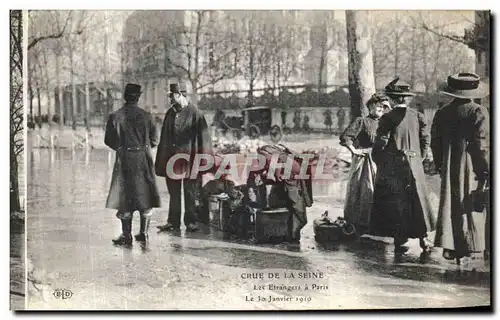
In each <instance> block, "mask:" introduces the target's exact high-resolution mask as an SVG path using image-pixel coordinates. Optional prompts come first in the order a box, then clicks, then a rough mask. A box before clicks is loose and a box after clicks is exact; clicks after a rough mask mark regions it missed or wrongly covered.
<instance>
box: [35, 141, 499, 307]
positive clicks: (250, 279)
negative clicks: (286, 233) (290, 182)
mask: <svg viewBox="0 0 500 320" xmlns="http://www.w3.org/2000/svg"><path fill="white" fill-rule="evenodd" d="M111 159H112V157H111V158H110V153H109V152H108V151H106V150H92V151H91V152H89V153H85V152H84V151H76V152H74V153H72V152H71V151H70V150H62V149H60V150H49V149H31V150H29V149H28V151H27V162H28V163H27V174H28V194H27V198H28V201H27V212H28V214H27V222H26V223H27V232H28V235H27V237H28V244H27V249H28V256H29V257H30V258H31V260H32V262H33V264H34V265H36V266H37V267H39V268H42V269H44V270H46V271H47V272H49V273H53V279H54V280H53V281H52V283H51V286H52V287H53V288H59V289H64V290H70V291H71V292H72V296H71V297H70V298H68V299H56V298H55V297H54V296H53V295H52V292H51V293H50V295H49V296H48V298H47V299H46V301H42V300H41V299H38V298H37V297H30V298H31V299H30V300H31V301H30V304H29V305H28V308H31V309H44V308H56V309H57V308H63V309H79V310H84V309H101V310H106V309H118V308H119V309H130V310H132V309H156V310H165V309H169V310H172V309H212V310H213V309H218V310H225V309H239V310H241V309H285V308H286V309H306V308H316V309H346V308H424V307H433V308H434V307H440V308H443V307H458V306H477V305H481V306H485V305H490V273H489V268H486V267H484V263H483V262H482V261H481V263H482V264H483V266H482V268H476V270H475V271H473V270H472V268H467V267H465V266H462V267H458V266H456V265H455V264H453V263H450V262H447V261H445V260H443V259H441V250H438V249H435V251H434V252H433V253H432V255H431V257H430V258H428V259H426V260H425V261H423V260H421V259H420V248H419V247H418V241H416V242H414V241H411V248H410V251H409V255H408V256H405V257H403V258H402V260H401V261H395V259H394V255H393V249H394V248H393V246H392V244H384V243H382V242H373V241H359V242H356V243H351V244H339V245H332V246H331V247H324V246H319V245H318V244H317V243H316V242H315V241H314V236H313V230H312V221H313V219H315V218H317V217H319V215H320V214H321V213H323V212H324V211H325V210H329V211H330V212H331V213H330V215H331V216H341V215H342V198H343V197H344V192H345V191H344V190H345V181H341V182H338V181H337V182H331V183H329V184H325V183H323V184H321V185H317V186H315V189H314V199H315V203H314V205H313V207H312V208H309V209H308V220H309V223H308V225H306V226H305V227H304V229H303V230H302V240H301V244H300V245H285V244H281V245H254V244H249V243H246V242H238V241H231V242H230V241H224V240H222V236H221V235H220V234H218V233H216V232H214V231H213V230H211V229H209V228H208V227H206V228H204V229H203V230H202V231H201V232H198V233H186V232H185V230H184V228H183V229H182V231H181V233H179V234H175V233H156V226H157V225H160V224H163V223H165V222H166V219H167V213H168V212H167V206H168V192H167V188H166V185H165V182H164V180H163V179H158V181H157V183H158V187H159V189H160V195H161V197H162V201H163V203H162V204H163V207H162V208H160V209H158V210H156V211H155V213H154V215H153V220H152V222H151V230H150V244H149V246H148V247H147V248H145V247H141V246H140V245H139V244H138V243H134V246H133V248H131V249H127V248H120V247H115V246H113V245H112V244H111V239H113V238H114V237H116V236H117V235H119V234H120V231H121V230H120V222H119V220H118V219H117V218H116V217H115V212H114V211H112V210H109V209H105V208H104V206H105V200H106V196H107V192H108V187H109V181H110V179H111V173H112V169H113V162H112V161H111ZM433 190H434V189H433ZM435 197H436V195H434V199H435ZM138 228H139V217H138V214H137V213H136V215H135V216H134V221H133V233H136V232H137V230H138ZM481 263H480V264H481ZM287 275H288V277H287ZM271 276H272V277H271ZM278 276H279V278H278ZM292 276H293V277H292ZM270 285H271V286H270ZM273 285H274V287H273ZM293 287H295V288H293ZM306 287H307V288H308V289H306Z"/></svg>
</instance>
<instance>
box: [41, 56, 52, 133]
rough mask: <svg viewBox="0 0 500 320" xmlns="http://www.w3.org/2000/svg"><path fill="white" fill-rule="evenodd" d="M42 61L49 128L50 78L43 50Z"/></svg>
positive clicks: (50, 120) (50, 104) (50, 122)
mask: <svg viewBox="0 0 500 320" xmlns="http://www.w3.org/2000/svg"><path fill="white" fill-rule="evenodd" d="M42 59H43V65H44V66H45V67H44V73H43V74H44V87H45V88H44V89H45V91H46V92H47V118H48V125H49V128H50V126H51V124H52V118H51V112H50V108H51V106H52V99H51V92H50V79H49V78H50V77H49V66H48V64H47V53H46V52H45V50H43V51H42Z"/></svg>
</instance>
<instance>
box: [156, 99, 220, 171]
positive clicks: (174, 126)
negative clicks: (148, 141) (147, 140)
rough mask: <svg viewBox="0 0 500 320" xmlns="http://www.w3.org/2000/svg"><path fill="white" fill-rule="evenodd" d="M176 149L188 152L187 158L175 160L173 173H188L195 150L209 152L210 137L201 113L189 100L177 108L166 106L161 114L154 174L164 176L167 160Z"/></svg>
mask: <svg viewBox="0 0 500 320" xmlns="http://www.w3.org/2000/svg"><path fill="white" fill-rule="evenodd" d="M179 153H185V154H187V155H188V158H189V162H185V161H181V160H179V161H176V162H175V164H176V166H175V168H174V170H175V173H176V174H182V173H183V174H185V175H186V177H189V176H190V175H191V167H192V164H193V160H194V157H195V156H196V154H197V153H205V154H209V155H213V151H212V139H211V137H210V133H209V130H208V126H207V121H206V120H205V116H204V115H203V113H201V111H200V110H198V109H197V108H196V107H195V106H193V105H192V104H189V105H187V106H186V107H184V108H181V109H180V110H179V111H177V110H176V109H175V108H173V107H172V108H170V109H168V110H167V113H166V114H165V119H164V120H163V126H162V130H161V136H160V143H159V144H158V150H157V153H156V161H155V171H156V175H158V176H161V177H166V176H167V169H166V168H167V163H168V161H169V160H170V158H171V157H172V156H173V155H175V154H179Z"/></svg>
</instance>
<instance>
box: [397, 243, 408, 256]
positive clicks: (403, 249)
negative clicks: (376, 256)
mask: <svg viewBox="0 0 500 320" xmlns="http://www.w3.org/2000/svg"><path fill="white" fill-rule="evenodd" d="M408 250H410V248H409V247H407V246H403V245H400V246H396V247H395V248H394V253H396V254H405V253H406V252H408Z"/></svg>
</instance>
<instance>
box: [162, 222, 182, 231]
mask: <svg viewBox="0 0 500 320" xmlns="http://www.w3.org/2000/svg"><path fill="white" fill-rule="evenodd" d="M157 228H158V229H159V230H160V231H181V228H180V227H174V225H173V224H171V223H167V224H166V225H164V226H157Z"/></svg>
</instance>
